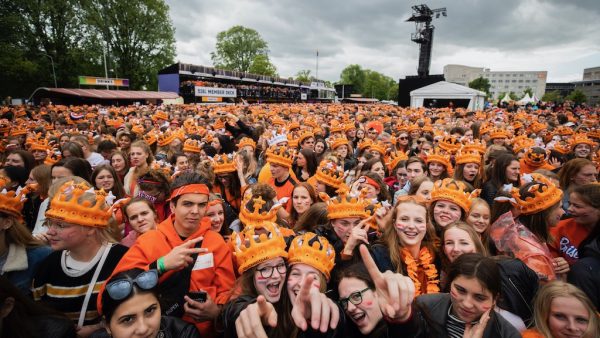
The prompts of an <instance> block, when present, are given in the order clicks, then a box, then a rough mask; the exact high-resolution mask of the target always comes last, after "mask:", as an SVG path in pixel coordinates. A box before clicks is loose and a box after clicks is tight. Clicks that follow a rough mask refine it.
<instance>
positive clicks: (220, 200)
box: [207, 198, 223, 207]
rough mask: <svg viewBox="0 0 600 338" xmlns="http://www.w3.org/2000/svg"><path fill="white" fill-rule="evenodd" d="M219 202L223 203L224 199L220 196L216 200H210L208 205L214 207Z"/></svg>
mask: <svg viewBox="0 0 600 338" xmlns="http://www.w3.org/2000/svg"><path fill="white" fill-rule="evenodd" d="M217 204H223V200H222V199H220V198H217V199H215V200H212V201H208V204H207V206H208V207H212V206H215V205H217Z"/></svg>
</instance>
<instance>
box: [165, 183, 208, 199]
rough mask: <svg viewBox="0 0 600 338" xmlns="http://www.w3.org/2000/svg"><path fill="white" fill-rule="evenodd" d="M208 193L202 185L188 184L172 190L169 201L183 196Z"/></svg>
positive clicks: (206, 188)
mask: <svg viewBox="0 0 600 338" xmlns="http://www.w3.org/2000/svg"><path fill="white" fill-rule="evenodd" d="M208 193H209V191H208V187H207V186H206V185H204V184H188V185H184V186H183V187H179V188H177V189H175V190H173V192H172V193H171V197H170V198H169V200H173V199H174V198H176V197H178V196H181V195H185V194H202V195H208Z"/></svg>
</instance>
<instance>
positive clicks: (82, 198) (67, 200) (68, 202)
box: [46, 181, 114, 228]
mask: <svg viewBox="0 0 600 338" xmlns="http://www.w3.org/2000/svg"><path fill="white" fill-rule="evenodd" d="M111 197H112V198H111ZM112 199H114V196H112V193H110V192H109V193H108V194H107V193H106V192H105V191H104V190H94V188H93V187H91V186H89V185H88V184H87V183H79V184H74V183H73V182H72V181H70V182H66V183H65V184H63V185H62V186H61V187H60V188H59V190H58V192H57V193H56V195H54V198H52V200H51V201H50V205H49V206H48V210H47V211H46V218H50V219H55V220H60V221H63V222H67V223H73V224H77V225H81V226H86V227H94V228H106V227H107V226H108V222H109V220H110V217H111V216H112V213H111V212H110V207H109V205H108V204H107V202H110V203H112V201H111V200H112ZM90 200H93V202H92V201H90Z"/></svg>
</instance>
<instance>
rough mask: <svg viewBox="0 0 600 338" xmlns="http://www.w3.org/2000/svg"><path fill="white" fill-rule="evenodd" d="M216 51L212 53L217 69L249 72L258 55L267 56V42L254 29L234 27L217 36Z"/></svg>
mask: <svg viewBox="0 0 600 338" xmlns="http://www.w3.org/2000/svg"><path fill="white" fill-rule="evenodd" d="M215 49H216V50H215V51H214V52H211V53H210V56H211V59H212V61H213V65H214V66H215V67H217V68H221V69H228V70H237V71H241V72H248V71H249V70H250V66H251V65H252V62H253V61H254V59H255V58H256V56H257V55H259V54H263V55H267V53H268V52H269V49H268V45H267V42H266V41H265V40H263V39H262V37H261V36H260V34H259V33H258V32H257V31H255V30H254V29H252V28H246V27H243V26H233V27H231V28H230V29H228V30H226V31H223V32H220V33H219V34H217V44H216V46H215Z"/></svg>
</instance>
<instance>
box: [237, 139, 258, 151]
mask: <svg viewBox="0 0 600 338" xmlns="http://www.w3.org/2000/svg"><path fill="white" fill-rule="evenodd" d="M237 147H238V149H242V148H244V147H252V150H256V142H254V140H253V139H251V138H249V137H244V138H242V139H241V140H240V142H239V143H238V145H237Z"/></svg>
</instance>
